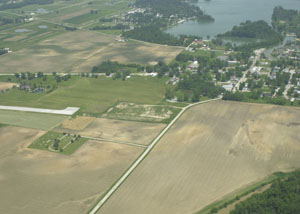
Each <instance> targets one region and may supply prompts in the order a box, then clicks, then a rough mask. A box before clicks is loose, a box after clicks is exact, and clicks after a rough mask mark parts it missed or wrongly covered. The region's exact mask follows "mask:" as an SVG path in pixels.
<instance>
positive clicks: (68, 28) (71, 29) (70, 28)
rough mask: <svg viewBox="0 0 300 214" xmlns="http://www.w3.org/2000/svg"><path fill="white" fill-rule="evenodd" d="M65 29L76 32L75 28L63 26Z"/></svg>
mask: <svg viewBox="0 0 300 214" xmlns="http://www.w3.org/2000/svg"><path fill="white" fill-rule="evenodd" d="M65 29H66V30H68V31H76V30H77V28H76V27H69V26H65Z"/></svg>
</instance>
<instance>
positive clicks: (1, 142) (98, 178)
mask: <svg viewBox="0 0 300 214" xmlns="http://www.w3.org/2000/svg"><path fill="white" fill-rule="evenodd" d="M43 134H44V132H43V131H38V130H33V129H25V128H19V127H9V126H8V127H3V128H1V129H0V151H1V154H0V172H1V173H0V189H1V191H0V213H5V214H13V213H20V212H21V213H23V214H35V213H36V214H38V213H44V214H53V213H58V214H60V213H61V214H62V213H63V214H83V213H87V211H88V210H89V209H90V207H91V206H92V204H94V203H95V201H96V200H97V199H98V198H99V197H100V196H101V195H102V194H103V193H104V192H105V191H106V190H107V189H108V188H109V187H110V186H111V185H112V184H113V182H114V181H115V180H116V179H117V178H118V177H120V176H121V174H122V173H123V172H124V171H125V170H126V169H127V168H128V167H129V165H130V164H131V163H132V162H133V161H134V160H135V159H136V158H137V156H138V155H139V154H140V153H141V151H142V150H143V149H142V148H139V147H133V146H125V145H119V144H113V143H107V142H94V141H88V142H86V143H85V144H84V145H82V146H81V147H80V148H79V149H78V150H77V151H76V152H75V153H73V154H72V155H70V156H69V155H61V154H57V153H54V152H44V151H40V150H37V149H28V148H27V147H28V146H29V145H30V143H31V142H32V141H34V140H36V139H38V138H39V137H40V136H41V135H43Z"/></svg>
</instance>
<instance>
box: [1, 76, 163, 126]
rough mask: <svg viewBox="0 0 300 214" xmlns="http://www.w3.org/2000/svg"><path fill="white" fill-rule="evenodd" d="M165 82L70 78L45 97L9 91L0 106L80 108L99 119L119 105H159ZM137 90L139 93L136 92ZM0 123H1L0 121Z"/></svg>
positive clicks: (2, 95) (135, 78)
mask: <svg viewBox="0 0 300 214" xmlns="http://www.w3.org/2000/svg"><path fill="white" fill-rule="evenodd" d="M164 81H165V80H164V79H157V78H152V77H139V76H133V77H132V78H130V79H129V80H126V81H123V80H112V79H111V78H106V77H103V76H102V77H99V78H97V79H95V78H80V77H72V78H71V79H70V80H69V81H66V82H65V81H62V83H60V84H59V85H58V88H57V89H56V90H54V91H53V92H51V93H49V94H46V93H40V94H33V93H29V92H25V91H21V90H19V89H12V90H10V91H8V92H6V93H3V94H0V105H11V106H25V107H40V108H50V109H64V108H66V107H80V108H81V109H80V111H81V113H90V114H96V115H99V114H100V113H102V112H104V111H105V110H107V109H108V108H109V107H110V106H113V105H114V104H115V103H117V102H118V101H126V102H135V103H145V104H158V103H159V102H160V101H161V100H162V99H163V98H164V95H165V88H166V87H167V86H166V84H165V82H164ZM137 89H138V90H137ZM0 122H1V121H0Z"/></svg>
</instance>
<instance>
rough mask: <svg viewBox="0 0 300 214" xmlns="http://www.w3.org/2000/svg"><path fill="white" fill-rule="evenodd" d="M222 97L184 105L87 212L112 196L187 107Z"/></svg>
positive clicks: (98, 206) (98, 207) (95, 208)
mask: <svg viewBox="0 0 300 214" xmlns="http://www.w3.org/2000/svg"><path fill="white" fill-rule="evenodd" d="M220 99H222V98H216V99H211V100H206V101H202V102H198V103H193V104H189V105H188V106H186V107H184V108H183V109H182V110H181V111H180V113H179V114H178V115H177V116H176V117H175V118H174V119H173V120H172V121H171V122H170V123H169V124H168V126H166V127H165V128H164V130H163V131H162V132H161V133H160V134H159V135H158V136H157V137H156V138H155V139H154V140H153V141H152V143H151V144H150V145H149V146H148V147H147V149H146V150H145V151H144V152H143V153H142V155H141V156H140V157H139V158H138V159H137V160H136V161H135V162H134V163H133V164H132V166H131V167H130V168H129V169H128V170H127V171H126V172H125V173H124V174H123V175H122V177H121V178H120V179H119V180H118V181H117V182H116V183H115V184H114V185H113V186H112V187H111V189H110V190H109V191H108V192H107V193H106V194H105V195H104V197H103V198H102V199H101V200H100V201H99V203H98V204H97V205H96V206H95V207H94V208H93V209H92V211H90V212H89V214H95V213H97V211H98V210H99V209H100V208H101V207H102V206H103V204H104V203H105V202H106V201H107V200H108V199H109V198H110V196H112V194H113V193H114V192H115V191H116V190H117V189H118V188H119V187H120V186H121V184H122V183H123V182H124V181H125V180H126V179H127V178H128V177H129V175H130V174H131V173H132V172H133V171H134V170H135V168H136V167H137V166H138V165H139V164H140V163H141V162H142V161H143V159H144V158H145V157H146V156H147V155H148V154H149V153H150V152H151V150H152V149H153V147H154V146H155V145H156V144H157V143H158V141H159V140H160V139H161V138H162V136H163V135H164V134H165V133H166V132H167V131H168V130H169V129H170V128H171V127H172V126H173V124H174V123H175V122H176V121H177V119H178V118H179V117H180V116H181V115H182V114H183V113H184V112H185V111H186V110H187V109H189V108H191V107H193V106H195V105H198V104H202V103H208V102H212V101H216V100H220Z"/></svg>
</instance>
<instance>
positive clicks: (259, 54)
mask: <svg viewBox="0 0 300 214" xmlns="http://www.w3.org/2000/svg"><path fill="white" fill-rule="evenodd" d="M263 50H264V49H259V50H255V51H254V52H255V58H254V60H253V63H252V65H251V66H250V68H249V69H248V70H247V71H245V72H244V74H243V76H242V78H241V79H240V80H239V81H238V83H237V84H236V85H235V87H234V88H233V89H232V91H233V92H236V91H239V88H240V84H241V83H243V82H246V81H247V77H246V76H247V74H248V72H252V70H253V68H254V66H255V65H256V62H257V61H258V60H259V59H260V56H261V53H262V52H263Z"/></svg>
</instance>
